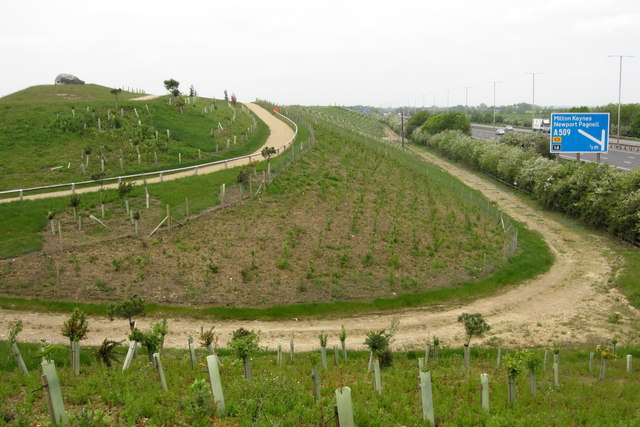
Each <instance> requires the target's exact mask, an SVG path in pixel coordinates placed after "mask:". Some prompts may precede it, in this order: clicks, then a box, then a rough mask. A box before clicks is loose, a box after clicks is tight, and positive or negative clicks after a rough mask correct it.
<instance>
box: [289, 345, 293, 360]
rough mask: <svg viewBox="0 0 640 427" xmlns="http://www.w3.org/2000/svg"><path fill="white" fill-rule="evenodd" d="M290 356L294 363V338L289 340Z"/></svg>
mask: <svg viewBox="0 0 640 427" xmlns="http://www.w3.org/2000/svg"><path fill="white" fill-rule="evenodd" d="M289 352H290V353H289V357H290V360H291V363H293V354H294V342H293V340H291V341H289Z"/></svg>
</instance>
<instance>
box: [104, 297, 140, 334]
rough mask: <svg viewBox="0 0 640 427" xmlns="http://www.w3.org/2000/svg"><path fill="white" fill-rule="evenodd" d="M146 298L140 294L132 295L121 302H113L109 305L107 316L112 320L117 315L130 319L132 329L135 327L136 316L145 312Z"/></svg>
mask: <svg viewBox="0 0 640 427" xmlns="http://www.w3.org/2000/svg"><path fill="white" fill-rule="evenodd" d="M144 306H145V305H144V299H143V298H141V297H138V296H131V297H129V298H128V299H126V300H124V301H122V302H119V303H111V304H109V305H108V306H107V316H109V319H110V320H113V319H114V318H115V317H120V318H123V319H128V320H129V327H130V328H131V331H133V330H134V329H135V321H133V317H134V316H139V315H142V314H144Z"/></svg>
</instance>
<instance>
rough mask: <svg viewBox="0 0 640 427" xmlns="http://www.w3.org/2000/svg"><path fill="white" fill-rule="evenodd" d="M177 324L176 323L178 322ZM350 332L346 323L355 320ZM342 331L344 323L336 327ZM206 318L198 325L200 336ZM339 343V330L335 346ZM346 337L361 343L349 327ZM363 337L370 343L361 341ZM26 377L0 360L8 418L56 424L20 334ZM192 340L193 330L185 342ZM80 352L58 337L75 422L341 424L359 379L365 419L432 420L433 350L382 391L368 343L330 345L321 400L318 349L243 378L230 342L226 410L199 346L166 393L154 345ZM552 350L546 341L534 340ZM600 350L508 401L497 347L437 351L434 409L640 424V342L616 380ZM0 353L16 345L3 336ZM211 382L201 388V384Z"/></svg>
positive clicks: (173, 362)
mask: <svg viewBox="0 0 640 427" xmlns="http://www.w3.org/2000/svg"><path fill="white" fill-rule="evenodd" d="M170 326H171V325H169V327H170ZM347 330H348V325H347ZM336 332H337V331H336ZM195 333H197V328H196V327H195V326H194V334H195ZM336 342H337V339H336V338H335V336H333V337H330V340H329V347H331V346H332V345H333V344H334V343H336ZM346 342H347V347H349V346H351V345H355V344H356V343H352V342H351V341H350V340H349V338H348V337H347V341H346ZM357 344H360V343H357ZM18 345H19V347H20V349H21V351H22V354H23V356H24V359H25V362H26V364H27V367H28V369H29V371H30V373H29V374H28V375H21V374H19V373H18V371H17V368H16V364H15V361H14V359H13V358H10V357H5V358H2V359H1V360H0V375H1V376H2V382H1V383H0V408H2V409H0V423H7V425H32V424H35V423H38V424H42V425H44V424H47V423H48V414H47V407H46V403H45V400H44V393H43V392H42V390H41V379H40V372H39V366H38V364H39V360H40V358H39V357H38V355H37V353H36V350H37V348H36V346H35V345H28V344H18ZM185 346H186V340H185ZM93 351H94V349H91V348H83V349H82V350H81V355H80V359H81V373H80V376H79V377H74V376H73V372H72V369H71V367H70V366H69V350H68V349H67V348H62V347H58V348H56V349H55V350H54V352H53V359H54V361H55V363H56V366H57V368H58V376H59V378H60V384H61V388H62V395H63V400H64V404H65V409H66V413H67V416H68V418H69V420H70V423H71V424H72V425H91V426H93V427H99V426H108V425H134V424H148V425H196V426H197V425H211V424H212V423H213V424H215V425H218V424H219V425H243V426H244V425H246V426H249V425H252V426H256V425H257V426H262V425H274V424H275V425H292V426H293V425H295V426H299V425H325V424H328V425H332V424H334V423H335V421H333V416H334V412H333V405H334V404H335V399H336V398H335V393H334V390H335V389H338V388H342V387H344V386H348V387H350V388H351V396H352V403H353V412H354V419H355V422H356V425H359V426H379V425H414V426H415V425H429V424H428V423H427V422H426V421H422V418H421V415H422V414H421V408H420V392H419V388H418V381H417V376H418V362H417V360H416V359H417V358H418V357H424V352H423V351H407V352H394V353H393V357H394V363H393V366H391V367H389V368H386V369H383V370H382V374H381V378H382V388H383V392H382V394H380V395H379V394H378V393H376V392H375V391H374V385H373V374H371V373H367V362H368V358H369V353H368V352H363V351H349V352H348V359H347V360H346V361H345V360H344V359H342V357H340V362H339V364H338V366H333V363H332V361H333V354H332V353H333V352H332V351H329V352H328V353H329V367H328V369H322V368H320V382H321V389H320V392H321V394H320V395H321V398H320V400H319V401H315V400H314V399H313V386H312V381H311V377H310V372H311V367H312V365H314V364H315V365H318V364H319V363H318V362H319V357H318V356H319V355H318V354H317V353H315V352H314V353H297V354H296V355H295V360H294V362H290V361H289V357H288V354H287V352H285V353H284V354H283V364H282V366H278V365H277V363H276V354H275V353H274V352H273V351H271V352H261V353H260V354H258V355H255V356H254V357H253V358H252V360H251V367H252V381H251V382H248V381H246V380H245V379H244V378H243V377H242V363H241V362H240V361H239V360H238V359H236V358H235V357H234V356H233V355H232V354H230V353H229V352H228V351H227V350H219V351H218V355H219V359H220V361H221V368H220V377H221V382H222V387H223V393H224V398H225V403H226V408H227V412H226V414H222V413H220V412H216V411H215V406H214V404H213V399H212V396H211V391H210V389H209V385H208V384H207V382H208V376H207V373H206V365H205V360H204V357H205V353H204V352H202V349H199V350H198V352H197V358H198V365H197V367H196V369H192V368H191V363H190V360H189V354H188V352H186V351H178V350H165V351H164V352H163V354H162V363H163V367H164V371H165V377H166V381H167V385H168V392H167V393H164V392H163V391H162V389H161V386H160V383H159V381H158V377H157V373H156V371H155V369H154V368H153V367H152V366H150V365H149V363H148V359H147V356H146V355H145V354H144V353H145V352H144V350H141V351H139V356H138V357H137V358H136V359H134V361H133V364H132V367H131V368H130V369H129V370H127V371H124V372H121V368H120V366H121V362H122V360H123V359H124V351H125V348H123V347H121V348H119V349H117V350H116V351H117V354H118V358H119V359H120V363H118V364H117V365H116V366H115V367H114V368H111V369H108V368H105V367H103V366H99V365H97V362H95V361H94V360H93V359H92V357H91V353H92V352H93ZM510 351H512V350H509V351H508V352H506V354H509V352H510ZM533 351H534V352H535V353H537V355H538V357H540V358H542V353H543V350H542V349H541V348H535V349H533ZM590 351H593V349H591V348H575V349H565V348H563V349H562V350H561V351H560V377H559V380H560V387H559V388H555V387H554V386H553V374H552V372H551V363H550V364H549V368H548V370H544V369H543V367H542V366H541V367H540V368H539V369H540V371H539V372H538V374H537V390H536V391H537V393H536V395H535V396H534V395H532V394H531V393H530V390H529V382H528V373H527V371H526V368H525V371H523V372H522V374H521V375H520V376H519V377H518V378H517V398H516V401H515V403H513V404H509V403H508V400H507V378H506V370H505V368H503V369H502V370H499V369H496V350H495V349H488V348H474V347H472V349H471V367H470V369H468V370H467V369H464V367H463V358H462V351H461V350H457V349H455V350H454V349H447V348H444V349H440V351H439V357H438V360H437V361H434V360H433V358H434V356H433V353H432V354H431V358H430V363H429V364H428V365H427V369H428V370H429V371H430V372H431V375H432V384H433V402H434V414H435V421H436V424H437V425H442V426H449V425H451V426H454V425H491V426H502V425H513V426H517V425H523V426H524V425H549V424H554V425H601V426H604V425H636V424H638V423H639V422H640V418H639V415H638V411H637V396H638V393H640V381H638V377H637V376H638V370H637V368H636V370H635V372H634V373H632V374H628V373H626V372H625V364H624V357H625V355H626V354H632V355H633V356H634V358H638V357H640V351H638V350H637V349H624V348H620V349H618V354H619V355H621V358H620V359H619V360H613V361H609V362H608V364H607V370H606V378H605V379H604V380H598V366H599V360H598V359H596V361H595V363H594V370H593V371H592V372H589V370H588V360H589V352H590ZM0 353H1V354H10V349H9V345H8V344H7V343H6V342H0ZM480 373H488V374H489V377H490V382H489V387H490V393H489V394H490V412H489V413H485V412H484V411H483V410H482V408H481V406H480V402H479V391H478V387H479V384H480V381H479V380H480ZM197 379H200V380H203V381H204V385H203V388H202V390H203V391H202V393H200V394H198V393H196V392H195V391H194V390H193V388H192V387H191V386H192V384H194V381H195V380H197Z"/></svg>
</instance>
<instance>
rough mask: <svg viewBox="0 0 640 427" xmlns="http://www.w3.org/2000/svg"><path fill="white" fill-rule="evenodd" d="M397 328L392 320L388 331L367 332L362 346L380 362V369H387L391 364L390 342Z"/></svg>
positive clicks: (396, 323) (395, 321)
mask: <svg viewBox="0 0 640 427" xmlns="http://www.w3.org/2000/svg"><path fill="white" fill-rule="evenodd" d="M397 327H398V322H397V320H394V321H393V323H392V324H391V328H389V330H386V329H381V330H379V331H369V332H367V337H366V338H365V340H364V345H366V346H367V348H369V350H370V351H371V352H372V353H373V356H374V357H377V358H378V360H379V361H380V367H382V368H384V367H388V366H391V365H392V364H393V353H392V352H391V340H392V339H393V336H394V335H395V333H396V330H397Z"/></svg>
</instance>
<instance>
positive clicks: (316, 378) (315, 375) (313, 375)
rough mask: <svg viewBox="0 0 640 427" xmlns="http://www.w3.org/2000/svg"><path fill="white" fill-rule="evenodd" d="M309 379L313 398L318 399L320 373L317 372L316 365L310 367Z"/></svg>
mask: <svg viewBox="0 0 640 427" xmlns="http://www.w3.org/2000/svg"><path fill="white" fill-rule="evenodd" d="M311 381H313V398H314V399H315V400H316V401H318V400H320V375H319V374H318V367H317V366H315V365H314V366H312V367H311Z"/></svg>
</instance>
